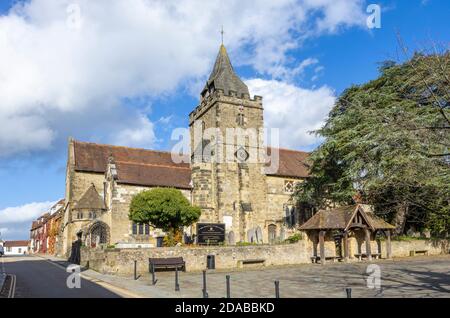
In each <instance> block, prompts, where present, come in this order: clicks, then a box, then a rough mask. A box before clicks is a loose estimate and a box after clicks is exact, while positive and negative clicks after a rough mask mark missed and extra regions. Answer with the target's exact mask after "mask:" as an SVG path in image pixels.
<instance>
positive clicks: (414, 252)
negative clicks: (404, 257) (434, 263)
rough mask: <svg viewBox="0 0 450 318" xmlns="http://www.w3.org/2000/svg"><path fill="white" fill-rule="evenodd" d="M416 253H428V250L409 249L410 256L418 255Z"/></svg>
mask: <svg viewBox="0 0 450 318" xmlns="http://www.w3.org/2000/svg"><path fill="white" fill-rule="evenodd" d="M416 254H423V255H428V250H412V251H409V256H416Z"/></svg>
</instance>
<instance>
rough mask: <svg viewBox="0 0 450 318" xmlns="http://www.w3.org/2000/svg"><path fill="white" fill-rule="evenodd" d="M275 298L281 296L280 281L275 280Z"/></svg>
mask: <svg viewBox="0 0 450 318" xmlns="http://www.w3.org/2000/svg"><path fill="white" fill-rule="evenodd" d="M275 298H280V281H279V280H276V281H275Z"/></svg>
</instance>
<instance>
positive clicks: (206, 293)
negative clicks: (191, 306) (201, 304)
mask: <svg viewBox="0 0 450 318" xmlns="http://www.w3.org/2000/svg"><path fill="white" fill-rule="evenodd" d="M202 291H203V298H208V292H207V291H206V271H205V270H204V271H203V290H202Z"/></svg>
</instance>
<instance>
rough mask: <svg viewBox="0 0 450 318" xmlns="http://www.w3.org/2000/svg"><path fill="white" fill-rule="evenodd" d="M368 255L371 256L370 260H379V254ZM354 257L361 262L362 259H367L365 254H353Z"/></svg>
mask: <svg viewBox="0 0 450 318" xmlns="http://www.w3.org/2000/svg"><path fill="white" fill-rule="evenodd" d="M370 255H371V256H372V258H375V259H380V258H381V253H372V254H370ZM355 257H356V258H357V259H358V260H359V261H362V259H363V258H367V254H366V253H361V254H355Z"/></svg>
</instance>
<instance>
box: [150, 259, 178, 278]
mask: <svg viewBox="0 0 450 318" xmlns="http://www.w3.org/2000/svg"><path fill="white" fill-rule="evenodd" d="M157 269H175V270H177V271H178V270H179V269H180V270H182V271H184V272H185V271H186V262H185V261H184V260H183V258H182V257H169V258H149V259H148V270H149V272H150V273H152V283H153V285H155V284H156V279H155V271H156V270H157Z"/></svg>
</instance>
